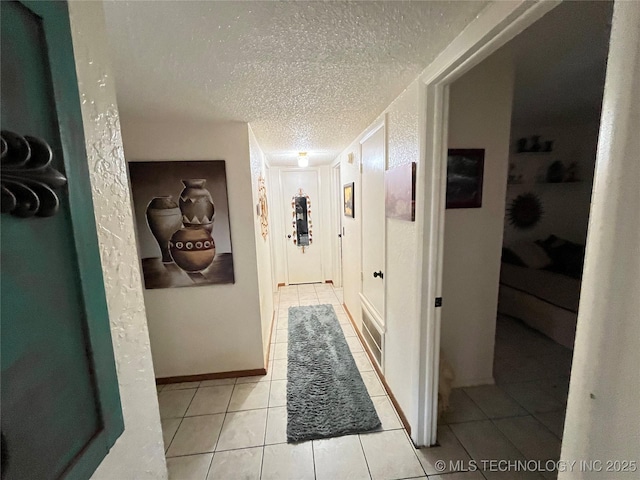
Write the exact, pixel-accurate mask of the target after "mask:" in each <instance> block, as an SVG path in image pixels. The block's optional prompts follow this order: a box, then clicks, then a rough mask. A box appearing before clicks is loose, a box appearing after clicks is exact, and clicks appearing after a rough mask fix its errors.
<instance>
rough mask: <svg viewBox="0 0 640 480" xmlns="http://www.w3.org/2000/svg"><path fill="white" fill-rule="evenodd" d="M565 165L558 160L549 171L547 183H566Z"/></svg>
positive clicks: (550, 166)
mask: <svg viewBox="0 0 640 480" xmlns="http://www.w3.org/2000/svg"><path fill="white" fill-rule="evenodd" d="M564 171H565V168H564V164H563V163H562V162H561V161H560V160H556V161H555V162H553V163H552V164H551V165H549V168H548V169H547V182H549V183H560V182H562V181H564Z"/></svg>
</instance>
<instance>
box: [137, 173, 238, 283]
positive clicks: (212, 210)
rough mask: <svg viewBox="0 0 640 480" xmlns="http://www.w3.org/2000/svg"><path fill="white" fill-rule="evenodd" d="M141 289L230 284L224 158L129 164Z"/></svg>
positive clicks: (230, 267)
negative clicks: (142, 281) (140, 264)
mask: <svg viewBox="0 0 640 480" xmlns="http://www.w3.org/2000/svg"><path fill="white" fill-rule="evenodd" d="M129 178H130V180H131V196H132V199H133V209H134V216H135V222H136V232H137V237H138V246H139V252H140V257H141V258H142V272H143V275H144V285H145V288H148V289H152V288H173V287H194V286H198V285H208V284H225V283H234V274H233V252H232V249H231V230H230V226H229V225H230V224H229V202H228V198H227V175H226V169H225V162H224V160H202V161H151V162H131V163H129Z"/></svg>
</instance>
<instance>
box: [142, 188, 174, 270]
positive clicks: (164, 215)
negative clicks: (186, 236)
mask: <svg viewBox="0 0 640 480" xmlns="http://www.w3.org/2000/svg"><path fill="white" fill-rule="evenodd" d="M147 225H149V230H151V233H152V234H153V236H154V237H155V239H156V242H158V246H159V247H160V252H161V253H162V262H163V263H171V261H172V260H171V254H170V253H169V240H170V239H171V235H173V234H174V233H175V231H176V230H179V229H180V228H182V213H181V212H180V208H178V205H177V204H176V202H175V201H174V200H173V197H171V196H168V197H155V198H154V199H153V200H151V201H150V202H149V205H148V206H147Z"/></svg>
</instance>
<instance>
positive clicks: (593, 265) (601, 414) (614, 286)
mask: <svg viewBox="0 0 640 480" xmlns="http://www.w3.org/2000/svg"><path fill="white" fill-rule="evenodd" d="M638 25H640V3H638V2H622V1H617V2H616V3H615V5H614V13H613V26H612V36H611V44H610V54H609V60H608V67H607V78H606V84H605V94H604V102H603V107H602V122H601V126H600V140H599V146H598V154H597V162H596V171H595V182H594V188H593V201H592V209H591V218H590V220H589V233H588V238H587V254H586V260H585V269H584V275H583V280H582V295H581V298H580V310H579V312H580V313H579V314H578V326H577V330H576V342H575V348H574V353H573V368H572V371H571V384H570V387H569V401H568V405H567V416H566V422H565V431H564V436H563V441H562V455H561V459H562V460H563V461H565V462H571V461H580V460H600V461H602V462H603V463H602V465H603V466H604V467H603V468H606V463H605V462H606V461H607V460H611V461H616V460H619V461H625V460H626V461H635V462H636V465H637V464H640V450H639V449H638V438H639V437H638V436H639V434H640V402H639V401H638V390H639V389H640V373H639V371H638V365H640V349H639V348H638V339H640V319H639V314H638V312H640V296H639V295H638V292H640V213H639V212H640V211H639V210H638V208H637V207H638V205H640V189H638V185H639V184H640V162H639V161H638V159H639V158H640V136H639V135H638V132H640V102H638V98H640V30H639V29H638ZM614 466H615V464H614ZM632 477H637V472H636V473H628V472H625V473H623V472H619V471H612V472H607V473H602V472H600V473H584V472H580V471H579V468H576V469H575V470H574V471H572V472H560V473H559V475H558V478H559V479H561V480H566V479H574V478H576V479H577V478H580V479H591V478H607V479H618V478H619V479H626V478H632Z"/></svg>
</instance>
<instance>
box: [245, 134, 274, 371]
mask: <svg viewBox="0 0 640 480" xmlns="http://www.w3.org/2000/svg"><path fill="white" fill-rule="evenodd" d="M249 156H250V161H251V186H252V193H253V205H254V207H256V206H257V205H258V201H259V197H258V178H259V177H260V176H262V177H263V178H264V179H265V184H266V189H267V197H268V199H267V205H268V208H269V231H268V234H267V238H263V237H262V228H261V223H260V217H259V216H258V215H257V211H256V213H255V214H254V216H253V225H254V230H255V237H256V258H257V260H258V290H259V294H260V317H261V322H262V345H263V348H264V354H265V361H266V360H267V359H266V355H267V352H268V349H269V348H268V347H269V345H268V342H269V334H270V333H271V323H272V319H273V292H274V285H273V267H272V261H271V240H272V238H273V232H274V228H273V223H272V222H271V216H272V215H273V210H272V208H273V205H271V204H269V196H270V193H271V188H272V186H271V180H270V178H269V176H268V174H267V168H266V164H265V159H264V153H263V152H262V149H261V148H260V145H258V141H257V140H256V136H255V135H254V134H253V131H252V130H251V127H249ZM274 333H275V332H274Z"/></svg>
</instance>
